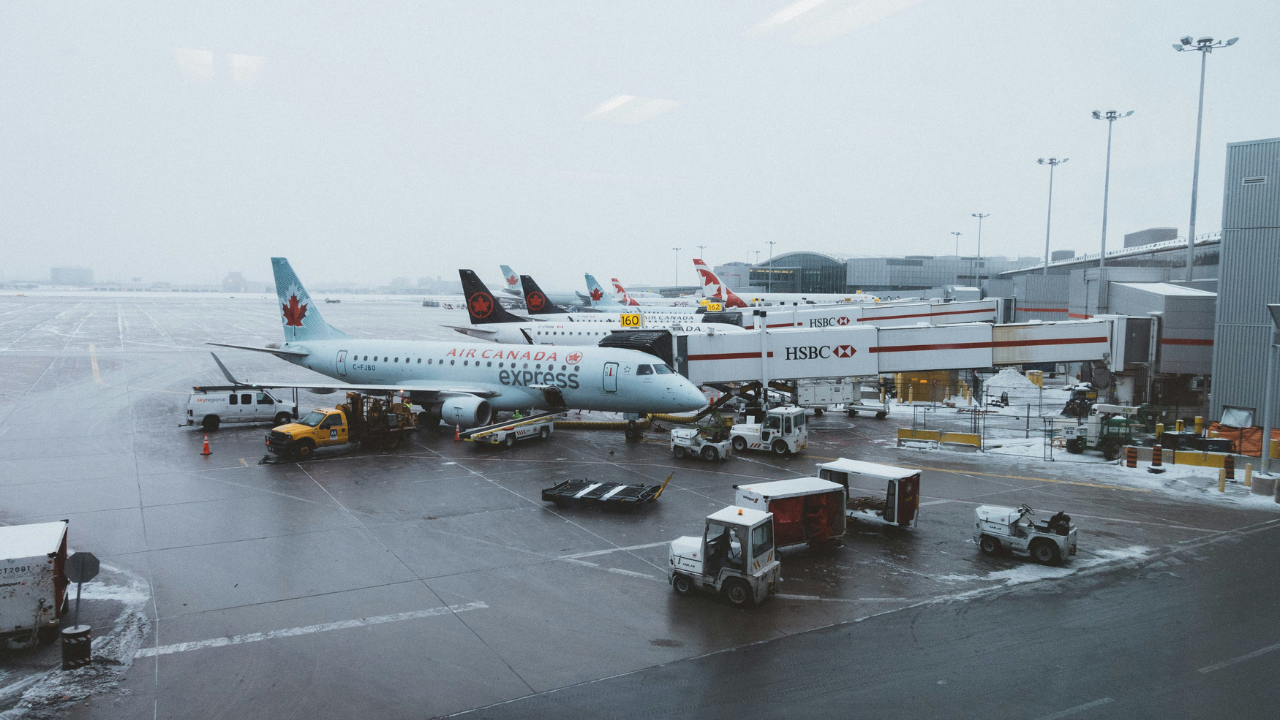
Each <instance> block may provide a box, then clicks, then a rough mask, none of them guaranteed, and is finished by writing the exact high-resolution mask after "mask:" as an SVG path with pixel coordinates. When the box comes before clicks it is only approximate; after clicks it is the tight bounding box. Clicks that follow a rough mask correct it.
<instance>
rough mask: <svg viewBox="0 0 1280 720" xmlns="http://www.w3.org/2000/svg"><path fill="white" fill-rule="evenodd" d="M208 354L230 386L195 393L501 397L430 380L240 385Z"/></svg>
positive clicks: (482, 389) (489, 390) (206, 387)
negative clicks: (290, 390)
mask: <svg viewBox="0 0 1280 720" xmlns="http://www.w3.org/2000/svg"><path fill="white" fill-rule="evenodd" d="M230 347H236V346H230ZM250 349H252V348H250ZM209 354H210V355H213V361H214V362H216V363H218V368H219V369H221V370H222V374H223V375H224V376H225V377H226V378H227V381H228V382H230V383H231V384H230V385H202V386H197V387H196V389H198V390H206V391H208V390H212V391H219V390H240V389H253V390H258V389H263V388H297V389H299V390H310V391H312V392H315V393H319V394H322V395H324V394H327V393H333V392H346V391H356V392H376V393H385V392H412V393H427V394H431V395H437V396H440V397H449V396H451V395H475V396H476V397H482V398H491V397H497V396H498V395H501V394H502V393H500V392H498V391H497V390H494V389H492V388H487V387H484V386H481V385H455V384H452V383H443V382H433V381H430V380H425V381H424V380H414V381H412V382H406V383H402V384H399V385H361V384H353V383H344V382H337V381H334V382H329V383H297V382H254V383H250V382H241V381H239V380H237V379H236V378H235V376H234V375H232V374H231V371H230V370H228V369H227V366H226V365H223V364H222V360H221V359H219V358H218V356H217V355H215V354H214V353H209Z"/></svg>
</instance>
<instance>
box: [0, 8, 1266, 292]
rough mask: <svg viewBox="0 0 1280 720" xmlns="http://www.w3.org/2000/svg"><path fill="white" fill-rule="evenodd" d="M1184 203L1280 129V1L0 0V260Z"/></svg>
mask: <svg viewBox="0 0 1280 720" xmlns="http://www.w3.org/2000/svg"><path fill="white" fill-rule="evenodd" d="M1186 34H1190V35H1193V36H1196V37H1199V36H1201V35H1212V36H1214V37H1220V38H1229V37H1233V36H1237V35H1238V36H1240V38H1241V39H1240V42H1239V44H1237V45H1236V46H1234V47H1231V48H1228V49H1225V50H1222V51H1219V52H1215V53H1214V54H1213V55H1212V56H1210V57H1209V73H1208V81H1207V88H1206V108H1205V128H1204V150H1203V159H1202V166H1201V185H1200V188H1201V195H1200V212H1199V222H1198V227H1197V231H1198V232H1210V231H1216V230H1218V229H1219V225H1220V222H1221V200H1222V178H1223V172H1224V157H1225V144H1226V143H1228V142H1236V141H1241V140H1252V139H1258V138H1267V137H1275V136H1278V135H1280V93H1277V92H1276V87H1277V81H1276V71H1277V68H1280V43H1278V42H1277V39H1278V35H1280V3H1278V2H1275V1H1274V0H1252V1H1250V0H1214V2H1203V0H1200V1H1191V0H1185V1H1184V0H1177V1H1174V0H1159V1H1157V0H1149V1H1138V0H1125V1H1123V2H1120V1H1116V2H1101V1H1099V2H1089V1H1087V0H1043V1H1037V2H1027V1H1026V0H1008V1H996V0H990V1H982V0H976V1H973V2H965V1H961V0H800V2H788V0H703V1H698V0H693V1H690V0H676V1H672V2H663V1H660V0H644V1H643V2H628V1H624V0H600V1H589V0H569V1H567V2H553V1H551V0H539V1H538V2H516V1H514V0H509V1H508V2H483V1H482V0H464V1H461V2H395V3H392V2H382V3H379V2H366V3H353V2H338V3H333V2H317V1H315V0H311V1H308V2H299V3H279V2H266V1H264V0H255V1H254V2H228V1H226V0H220V1H219V2H207V3H197V2H181V3H160V2H156V3H130V2H111V3H102V2H64V3H36V2H21V3H5V4H3V5H0V99H2V101H0V245H2V246H3V250H4V253H3V260H2V261H0V278H3V279H14V278H47V277H48V269H49V267H50V266H53V265H82V266H86V267H91V268H93V270H94V271H95V274H96V277H97V278H99V279H112V278H114V279H127V278H128V277H129V276H132V275H139V276H142V277H144V278H145V279H147V280H175V281H188V282H216V281H218V280H219V279H221V277H222V276H223V275H224V274H225V273H226V272H227V271H230V270H239V271H242V272H244V273H245V274H246V275H248V276H250V277H253V278H260V279H264V280H265V279H267V278H269V276H270V268H269V264H268V258H269V257H270V256H272V255H285V256H288V257H289V258H290V259H291V260H292V262H293V264H294V267H295V269H297V270H298V272H299V274H300V275H301V276H302V277H303V278H304V280H307V279H312V281H313V282H317V283H318V282H320V281H335V280H351V281H356V282H386V281H387V280H389V279H390V278H391V277H392V276H396V275H401V276H409V277H413V278H417V277H420V276H437V275H441V276H446V277H453V278H456V270H457V268H458V267H470V268H474V269H476V270H477V271H479V272H480V273H481V275H482V276H483V277H487V278H495V279H496V278H497V277H498V275H499V273H498V270H497V265H498V263H500V262H506V263H508V264H510V265H512V266H513V267H514V268H515V269H516V270H517V271H519V272H522V273H529V274H532V275H534V276H535V277H539V278H545V280H543V281H542V282H543V285H544V286H547V287H558V288H568V287H570V286H578V285H580V284H581V277H582V273H583V272H584V271H585V272H591V273H593V274H595V275H596V276H597V277H601V278H607V277H611V276H615V275H616V276H618V277H620V278H622V279H623V280H624V281H625V282H630V283H634V284H640V283H670V282H672V281H673V280H674V279H675V273H676V267H677V266H676V263H675V257H676V253H675V252H674V251H673V250H672V249H671V248H674V247H681V248H683V249H682V250H681V251H680V252H679V257H680V263H679V272H680V276H679V278H680V281H681V282H684V283H690V282H692V281H693V277H694V275H693V272H692V265H691V263H690V262H689V258H690V257H692V256H693V254H694V253H697V252H699V250H698V249H697V247H696V246H698V245H705V246H706V248H705V250H704V251H702V252H703V254H704V256H705V258H706V259H707V261H709V262H711V263H720V262H725V261H729V260H747V259H748V258H754V257H755V255H754V251H756V250H760V251H762V254H761V258H764V257H767V256H768V245H766V242H767V241H770V240H772V241H776V243H777V244H776V245H775V246H774V249H775V252H777V253H783V252H788V251H793V250H816V251H822V252H829V253H838V254H860V255H891V254H927V253H937V254H950V253H952V252H953V251H954V245H953V237H952V236H951V235H950V234H949V233H950V232H951V231H953V230H959V231H961V232H963V233H964V235H963V237H962V248H961V249H962V252H964V253H972V252H973V251H974V248H975V241H976V237H977V223H976V220H974V219H973V218H971V217H970V213H974V212H987V213H991V217H990V218H989V219H987V220H986V221H985V224H984V232H983V252H984V254H990V253H995V254H1006V255H1019V254H1021V255H1039V254H1041V253H1043V250H1044V231H1045V204H1046V199H1047V195H1048V170H1047V169H1046V168H1044V167H1041V166H1039V165H1037V164H1036V159H1037V158H1038V157H1049V156H1057V157H1070V158H1071V160H1070V162H1069V163H1067V164H1066V165H1064V166H1062V167H1060V168H1059V169H1058V171H1057V173H1056V176H1055V187H1054V201H1055V202H1054V224H1053V230H1054V232H1053V247H1054V248H1055V249H1065V248H1071V249H1075V250H1077V251H1080V252H1083V251H1096V249H1097V247H1098V244H1099V239H1100V226H1101V210H1102V184H1103V166H1104V155H1105V149H1106V123H1104V122H1099V121H1095V120H1093V119H1091V118H1090V114H1089V113H1090V111H1091V110H1095V109H1098V110H1107V109H1117V110H1134V111H1136V112H1135V114H1134V115H1133V116H1132V117H1130V118H1128V119H1126V120H1122V121H1120V122H1118V123H1116V126H1115V145H1114V151H1113V159H1112V187H1111V220H1110V232H1109V243H1110V245H1111V246H1112V247H1118V246H1120V244H1121V243H1122V235H1123V234H1124V233H1125V232H1132V231H1134V230H1139V229H1143V228H1147V227H1152V226H1177V227H1178V228H1179V232H1180V233H1185V232H1186V228H1187V221H1188V213H1189V208H1190V185H1191V168H1192V157H1193V147H1194V139H1195V111H1196V90H1197V82H1198V74H1199V57H1200V56H1199V54H1198V53H1181V54H1179V53H1176V52H1174V51H1173V49H1172V47H1171V44H1172V43H1174V42H1176V40H1177V38H1178V37H1180V36H1182V35H1186Z"/></svg>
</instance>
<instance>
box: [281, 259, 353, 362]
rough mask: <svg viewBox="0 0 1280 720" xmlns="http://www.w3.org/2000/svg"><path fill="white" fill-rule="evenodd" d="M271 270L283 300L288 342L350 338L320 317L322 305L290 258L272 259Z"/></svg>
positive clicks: (282, 307) (282, 309)
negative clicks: (309, 290)
mask: <svg viewBox="0 0 1280 720" xmlns="http://www.w3.org/2000/svg"><path fill="white" fill-rule="evenodd" d="M271 272H272V274H274V275H275V279H276V299H277V300H279V301H280V322H281V323H283V325H284V339H285V342H294V341H299V340H328V339H330V338H344V337H347V336H346V335H345V334H344V333H342V332H341V331H340V330H338V329H337V328H335V327H333V326H332V325H330V324H329V323H327V322H325V321H324V318H322V317H320V308H318V307H316V306H315V303H314V302H312V301H311V295H309V294H308V293H307V289H306V288H304V287H303V286H302V281H301V280H299V279H298V275H297V274H296V273H294V272H293V267H292V266H291V265H289V261H288V260H287V259H285V258H282V257H273V258H271Z"/></svg>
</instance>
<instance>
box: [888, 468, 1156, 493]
mask: <svg viewBox="0 0 1280 720" xmlns="http://www.w3.org/2000/svg"><path fill="white" fill-rule="evenodd" d="M912 469H913V470H930V471H932V472H944V473H952V474H954V475H980V476H982V477H994V478H1005V479H1007V480H1031V481H1033V482H1046V483H1054V484H1056V485H1080V486H1082V487H1094V488H1103V489H1104V490H1125V491H1128V492H1140V493H1149V492H1151V490H1149V489H1147V488H1135V487H1124V486H1123V485H1107V484H1105V483H1090V482H1082V481H1080V480H1055V479H1053V478H1040V477H1028V476H1026V475H1001V474H999V473H987V472H977V471H975V470H961V469H959V468H934V467H916V468H912Z"/></svg>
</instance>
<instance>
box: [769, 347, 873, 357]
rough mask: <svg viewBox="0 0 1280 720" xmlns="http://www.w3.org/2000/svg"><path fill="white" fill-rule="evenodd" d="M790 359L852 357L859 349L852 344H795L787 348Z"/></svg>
mask: <svg viewBox="0 0 1280 720" xmlns="http://www.w3.org/2000/svg"><path fill="white" fill-rule="evenodd" d="M786 350H787V355H786V358H787V359H788V360H826V359H828V358H851V357H853V355H854V353H856V352H858V349H857V348H855V347H854V346H852V345H835V346H832V345H795V346H792V347H789V348H787V349H786Z"/></svg>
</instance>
